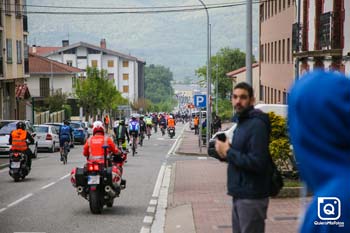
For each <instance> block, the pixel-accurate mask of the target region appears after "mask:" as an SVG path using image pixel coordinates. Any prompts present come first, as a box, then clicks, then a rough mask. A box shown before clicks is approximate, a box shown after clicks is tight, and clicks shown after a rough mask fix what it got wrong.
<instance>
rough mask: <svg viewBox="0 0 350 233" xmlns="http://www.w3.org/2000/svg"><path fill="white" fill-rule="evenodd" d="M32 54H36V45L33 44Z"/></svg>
mask: <svg viewBox="0 0 350 233" xmlns="http://www.w3.org/2000/svg"><path fill="white" fill-rule="evenodd" d="M32 53H36V45H35V44H33V47H32Z"/></svg>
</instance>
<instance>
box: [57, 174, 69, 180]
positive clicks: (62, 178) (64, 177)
mask: <svg viewBox="0 0 350 233" xmlns="http://www.w3.org/2000/svg"><path fill="white" fill-rule="evenodd" d="M68 176H70V173H68V174H67V175H65V176H62V177H61V178H60V179H59V180H64V179H66V178H67V177H68Z"/></svg>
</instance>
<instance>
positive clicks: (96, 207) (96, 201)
mask: <svg viewBox="0 0 350 233" xmlns="http://www.w3.org/2000/svg"><path fill="white" fill-rule="evenodd" d="M100 196H101V195H100V192H99V191H97V190H95V191H91V190H90V192H89V205H90V211H91V213H93V214H101V213H102V209H103V205H102V202H101V197H100Z"/></svg>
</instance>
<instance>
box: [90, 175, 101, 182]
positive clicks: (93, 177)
mask: <svg viewBox="0 0 350 233" xmlns="http://www.w3.org/2000/svg"><path fill="white" fill-rule="evenodd" d="M99 183H100V176H88V184H99Z"/></svg>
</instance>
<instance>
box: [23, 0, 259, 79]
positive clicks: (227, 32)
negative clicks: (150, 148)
mask: <svg viewBox="0 0 350 233" xmlns="http://www.w3.org/2000/svg"><path fill="white" fill-rule="evenodd" d="M204 2H205V3H206V4H211V3H222V2H226V3H227V2H235V0H231V1H229V0H220V2H219V0H217V1H215V0H207V1H204ZM238 2H242V0H239V1H238ZM27 4H28V5H50V6H52V5H56V6H91V7H126V6H133V7H136V6H138V7H140V6H174V5H198V4H199V1H197V0H192V1H189V0H178V1H174V0H162V1H159V0H128V1H125V0H99V1H93V0H75V1H71V0H61V1H54V0H45V1H42V0H27ZM39 10H40V11H53V9H49V8H33V7H30V6H29V7H28V12H30V11H39ZM54 10H55V11H68V10H67V9H54ZM77 10H79V9H74V11H77ZM85 11H87V10H85ZM104 11H107V10H104ZM253 11H254V13H253V15H254V18H253V22H254V25H253V31H254V35H253V38H254V40H253V47H255V48H257V47H258V5H257V4H255V5H254V6H253ZM209 14H210V22H211V25H212V54H213V55H214V54H215V53H216V51H217V50H219V49H220V48H222V47H225V46H230V47H232V48H241V49H244V48H245V6H239V7H231V8H223V9H212V10H210V11H209ZM28 17H29V43H30V44H36V45H42V46H48V45H50V46H59V45H61V41H62V40H64V39H68V36H69V40H70V43H75V42H78V41H85V42H88V43H92V44H95V45H98V44H99V42H100V39H101V38H106V40H107V47H108V48H110V49H114V50H117V51H120V52H123V53H126V54H129V53H130V54H131V55H134V56H136V57H139V58H142V59H144V60H145V61H146V62H147V64H161V65H163V66H165V67H169V68H170V69H171V71H172V72H173V73H174V79H176V80H182V79H183V77H185V76H189V77H194V70H195V69H196V68H198V67H199V66H202V65H204V64H206V48H207V47H206V15H205V12H204V11H195V12H185V13H183V12H182V13H162V14H144V15H141V14H119V15H104V16H94V15H90V16H86V15H84V16H82V15H48V14H46V15H42V14H29V16H28ZM254 53H255V55H257V49H255V50H254Z"/></svg>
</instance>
